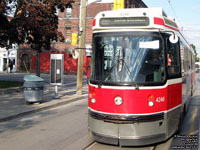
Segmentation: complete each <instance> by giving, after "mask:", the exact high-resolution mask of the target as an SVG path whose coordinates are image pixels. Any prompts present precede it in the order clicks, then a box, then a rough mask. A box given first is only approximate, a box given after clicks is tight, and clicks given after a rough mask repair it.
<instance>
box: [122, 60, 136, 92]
mask: <svg viewBox="0 0 200 150" xmlns="http://www.w3.org/2000/svg"><path fill="white" fill-rule="evenodd" d="M120 61H122V65H123V66H125V68H126V70H127V72H128V75H129V78H130V79H131V82H132V83H134V84H135V89H136V90H139V85H138V84H137V83H136V82H133V77H132V75H131V71H130V69H129V68H128V65H127V64H126V62H125V61H124V58H121V60H120Z"/></svg>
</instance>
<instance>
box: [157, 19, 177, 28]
mask: <svg viewBox="0 0 200 150" xmlns="http://www.w3.org/2000/svg"><path fill="white" fill-rule="evenodd" d="M154 24H156V25H161V26H165V27H167V28H170V29H172V30H176V31H179V29H177V28H173V27H171V26H168V25H166V24H165V22H164V20H163V19H162V18H156V17H154Z"/></svg>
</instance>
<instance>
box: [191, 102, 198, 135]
mask: <svg viewBox="0 0 200 150" xmlns="http://www.w3.org/2000/svg"><path fill="white" fill-rule="evenodd" d="M197 104H198V101H197V100H196V105H195V109H194V113H193V115H192V124H191V127H190V132H189V135H194V130H195V118H196V117H197V112H198V107H197Z"/></svg>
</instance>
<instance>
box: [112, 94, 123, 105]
mask: <svg viewBox="0 0 200 150" xmlns="http://www.w3.org/2000/svg"><path fill="white" fill-rule="evenodd" d="M114 101H115V104H116V105H121V104H122V102H123V100H122V98H121V97H119V96H117V97H115V99H114Z"/></svg>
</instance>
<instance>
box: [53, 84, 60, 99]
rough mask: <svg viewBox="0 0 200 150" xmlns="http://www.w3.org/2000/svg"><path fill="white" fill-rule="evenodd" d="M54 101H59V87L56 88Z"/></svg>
mask: <svg viewBox="0 0 200 150" xmlns="http://www.w3.org/2000/svg"><path fill="white" fill-rule="evenodd" d="M53 98H54V99H59V98H60V96H58V85H56V86H55V96H54V97H53Z"/></svg>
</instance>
